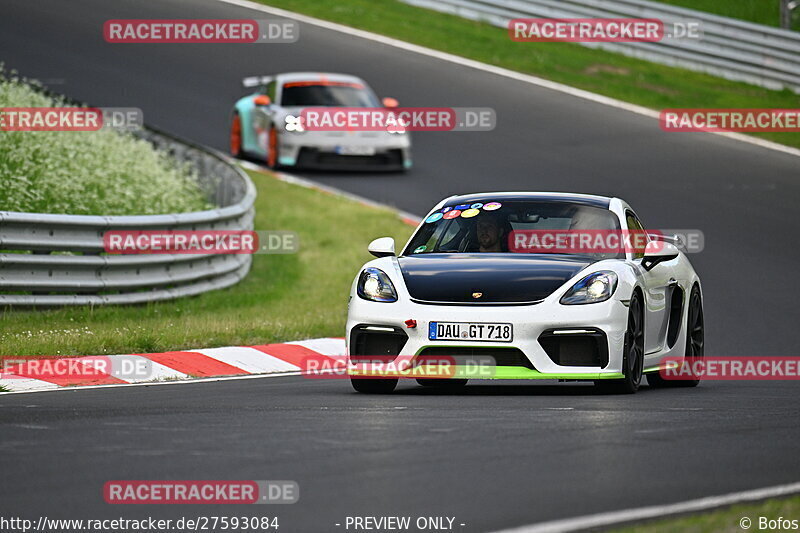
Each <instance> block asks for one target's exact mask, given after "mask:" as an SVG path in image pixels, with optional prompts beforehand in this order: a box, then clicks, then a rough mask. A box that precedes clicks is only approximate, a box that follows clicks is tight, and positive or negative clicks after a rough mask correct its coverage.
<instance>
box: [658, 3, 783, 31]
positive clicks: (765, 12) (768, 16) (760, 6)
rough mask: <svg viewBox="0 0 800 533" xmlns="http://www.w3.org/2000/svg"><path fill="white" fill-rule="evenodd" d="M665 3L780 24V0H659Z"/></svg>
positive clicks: (774, 24)
mask: <svg viewBox="0 0 800 533" xmlns="http://www.w3.org/2000/svg"><path fill="white" fill-rule="evenodd" d="M657 1H659V2H661V3H664V4H672V5H674V6H678V7H685V8H688V9H696V10H697V11H706V12H708V13H714V14H715V15H721V16H723V17H731V18H735V19H741V20H746V21H748V22H755V23H756V24H766V25H767V26H778V25H779V24H780V3H779V2H780V0H657Z"/></svg>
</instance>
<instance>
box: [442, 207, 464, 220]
mask: <svg viewBox="0 0 800 533" xmlns="http://www.w3.org/2000/svg"><path fill="white" fill-rule="evenodd" d="M460 214H461V211H459V210H458V209H453V210H452V211H448V212H447V213H445V214H444V218H446V219H447V220H450V219H451V218H456V217H457V216H459V215H460Z"/></svg>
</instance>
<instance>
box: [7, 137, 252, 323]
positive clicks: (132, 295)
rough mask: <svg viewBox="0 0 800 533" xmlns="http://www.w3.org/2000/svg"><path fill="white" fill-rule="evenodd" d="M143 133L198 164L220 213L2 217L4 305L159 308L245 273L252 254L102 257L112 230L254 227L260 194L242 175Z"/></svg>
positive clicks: (199, 152)
mask: <svg viewBox="0 0 800 533" xmlns="http://www.w3.org/2000/svg"><path fill="white" fill-rule="evenodd" d="M139 135H140V136H141V137H143V138H145V139H146V140H148V141H149V142H151V143H152V144H153V145H154V146H155V147H156V148H157V149H160V150H165V151H167V152H169V153H170V154H172V156H173V157H174V158H175V159H176V160H177V161H179V162H182V163H188V164H190V165H193V166H194V168H195V169H196V170H197V172H196V175H197V177H198V182H199V184H200V186H201V188H202V190H203V191H204V192H205V193H206V195H207V198H208V199H209V200H210V201H211V202H212V203H213V204H214V205H216V206H218V207H217V208H216V209H213V210H209V211H199V212H195V213H181V214H168V215H151V216H84V215H54V214H40V213H17V212H9V211H0V250H3V252H2V253H0V307H2V306H62V305H86V304H89V305H98V304H136V303H144V302H154V301H160V300H169V299H173V298H178V297H182V296H190V295H195V294H199V293H202V292H206V291H210V290H213V289H221V288H224V287H228V286H230V285H233V284H235V283H237V282H238V281H240V280H241V279H242V278H244V277H245V276H246V275H247V272H248V271H249V270H250V264H251V261H252V257H251V256H250V255H247V254H202V255H201V254H154V255H103V233H104V232H106V231H108V230H179V229H181V230H203V229H213V230H252V229H253V218H254V208H253V204H254V202H255V197H256V191H255V187H254V185H253V183H252V182H251V181H250V178H248V177H247V175H246V174H245V173H244V172H243V171H242V170H241V169H239V168H238V167H236V166H234V165H231V164H230V163H228V162H227V160H226V159H225V157H224V156H222V155H221V154H219V153H216V152H214V151H211V150H208V149H206V148H202V147H200V146H198V145H194V144H191V143H187V142H185V141H181V140H178V139H177V138H175V137H172V136H170V135H167V134H165V133H163V132H159V131H155V130H151V129H150V130H142V131H141V132H139ZM9 251H13V252H11V253H9ZM14 252H16V253H14Z"/></svg>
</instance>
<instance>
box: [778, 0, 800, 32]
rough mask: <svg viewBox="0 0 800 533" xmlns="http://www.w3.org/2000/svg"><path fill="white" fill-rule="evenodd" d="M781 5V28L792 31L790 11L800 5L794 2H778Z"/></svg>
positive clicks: (782, 0)
mask: <svg viewBox="0 0 800 533" xmlns="http://www.w3.org/2000/svg"><path fill="white" fill-rule="evenodd" d="M779 1H780V3H781V28H783V29H786V30H791V29H792V11H794V10H795V9H797V6H798V5H800V3H799V2H797V1H796V0H779Z"/></svg>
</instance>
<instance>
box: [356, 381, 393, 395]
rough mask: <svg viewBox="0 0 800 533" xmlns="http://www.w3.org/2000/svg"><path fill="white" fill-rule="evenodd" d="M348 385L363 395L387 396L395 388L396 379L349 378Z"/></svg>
mask: <svg viewBox="0 0 800 533" xmlns="http://www.w3.org/2000/svg"><path fill="white" fill-rule="evenodd" d="M350 383H351V384H352V385H353V388H354V389H355V390H356V391H357V392H361V393H364V394H389V393H390V392H392V391H393V390H394V388H395V387H396V386H397V379H371V378H350Z"/></svg>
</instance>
